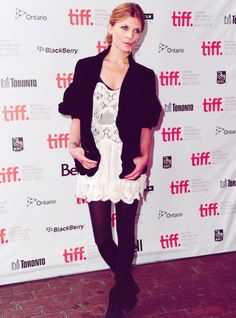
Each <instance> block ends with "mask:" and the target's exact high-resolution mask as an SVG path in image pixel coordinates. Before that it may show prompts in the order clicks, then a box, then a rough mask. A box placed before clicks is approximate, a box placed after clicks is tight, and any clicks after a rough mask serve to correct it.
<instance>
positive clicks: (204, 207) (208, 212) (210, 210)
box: [199, 202, 220, 218]
mask: <svg viewBox="0 0 236 318" xmlns="http://www.w3.org/2000/svg"><path fill="white" fill-rule="evenodd" d="M199 212H200V217H201V218H204V217H207V216H216V215H220V213H219V212H218V203H216V202H214V203H209V204H208V203H205V204H201V205H200V207H199Z"/></svg>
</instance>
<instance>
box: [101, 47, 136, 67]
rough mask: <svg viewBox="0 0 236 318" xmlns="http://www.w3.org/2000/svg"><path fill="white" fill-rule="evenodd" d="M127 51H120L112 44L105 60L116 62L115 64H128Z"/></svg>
mask: <svg viewBox="0 0 236 318" xmlns="http://www.w3.org/2000/svg"><path fill="white" fill-rule="evenodd" d="M129 54H130V53H129V52H122V51H121V50H119V49H117V48H116V47H114V46H111V49H110V51H109V53H108V54H107V56H106V60H107V61H111V62H113V63H117V64H120V65H122V64H128V63H129V59H128V56H129Z"/></svg>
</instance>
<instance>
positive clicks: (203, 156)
mask: <svg viewBox="0 0 236 318" xmlns="http://www.w3.org/2000/svg"><path fill="white" fill-rule="evenodd" d="M191 160H192V166H194V167H195V166H203V165H210V164H211V162H210V152H209V151H207V152H197V153H194V152H193V153H192V157H191Z"/></svg>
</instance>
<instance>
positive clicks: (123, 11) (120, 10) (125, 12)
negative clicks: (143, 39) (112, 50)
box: [106, 2, 145, 45]
mask: <svg viewBox="0 0 236 318" xmlns="http://www.w3.org/2000/svg"><path fill="white" fill-rule="evenodd" d="M127 17H133V18H137V19H138V20H139V21H140V23H141V32H143V30H144V26H145V22H144V13H143V10H142V9H141V7H140V6H139V5H138V4H137V3H134V2H126V3H123V4H120V5H119V6H117V7H116V8H115V9H113V10H112V14H111V16H110V20H109V23H110V24H111V25H112V26H113V25H114V24H115V23H116V22H118V21H120V20H123V19H125V18H127ZM106 41H107V43H108V45H110V44H111V43H112V35H111V34H110V33H109V32H108V33H107V35H106Z"/></svg>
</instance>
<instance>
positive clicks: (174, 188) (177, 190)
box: [170, 180, 190, 194]
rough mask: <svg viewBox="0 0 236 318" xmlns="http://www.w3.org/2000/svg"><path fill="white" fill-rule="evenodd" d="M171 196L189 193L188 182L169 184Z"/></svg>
mask: <svg viewBox="0 0 236 318" xmlns="http://www.w3.org/2000/svg"><path fill="white" fill-rule="evenodd" d="M170 192H171V194H183V193H190V190H189V180H181V181H175V182H174V181H172V182H171V184H170Z"/></svg>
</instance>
